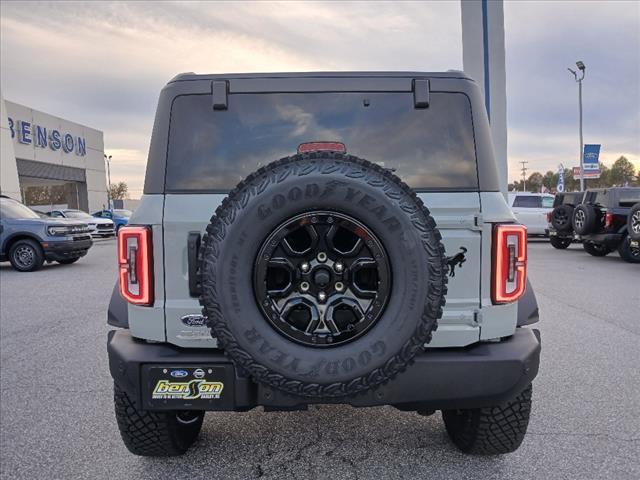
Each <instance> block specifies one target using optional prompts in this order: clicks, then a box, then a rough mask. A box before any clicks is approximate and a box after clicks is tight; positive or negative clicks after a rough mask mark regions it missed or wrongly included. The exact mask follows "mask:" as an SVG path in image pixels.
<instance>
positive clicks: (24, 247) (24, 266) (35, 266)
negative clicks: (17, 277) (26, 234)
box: [9, 239, 44, 272]
mask: <svg viewBox="0 0 640 480" xmlns="http://www.w3.org/2000/svg"><path fill="white" fill-rule="evenodd" d="M9 262H11V266H12V267H13V268H15V269H16V270H17V271H19V272H35V271H36V270H39V269H40V268H41V267H42V264H43V263H44V252H43V251H42V247H41V246H40V244H39V243H38V242H36V241H35V240H31V239H24V240H18V241H17V242H15V243H14V244H13V245H11V248H9Z"/></svg>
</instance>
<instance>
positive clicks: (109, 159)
mask: <svg viewBox="0 0 640 480" xmlns="http://www.w3.org/2000/svg"><path fill="white" fill-rule="evenodd" d="M104 159H105V161H106V162H107V209H108V210H111V208H112V207H111V166H110V163H111V155H109V156H107V155H106V154H105V156H104Z"/></svg>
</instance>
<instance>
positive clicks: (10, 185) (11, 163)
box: [0, 97, 107, 212]
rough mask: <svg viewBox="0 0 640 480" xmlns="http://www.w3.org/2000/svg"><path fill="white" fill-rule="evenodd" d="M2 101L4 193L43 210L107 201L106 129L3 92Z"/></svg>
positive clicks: (0, 174)
mask: <svg viewBox="0 0 640 480" xmlns="http://www.w3.org/2000/svg"><path fill="white" fill-rule="evenodd" d="M0 103H1V107H2V112H1V118H0V121H1V127H2V137H1V139H0V143H1V147H2V149H1V154H2V156H1V157H0V193H2V194H3V195H7V196H9V197H12V198H15V199H17V200H20V201H22V202H24V203H25V204H27V205H29V206H31V207H32V208H33V209H35V210H39V211H42V212H46V211H49V210H50V209H51V208H78V209H80V210H84V211H86V212H94V211H97V210H100V209H102V208H103V206H106V205H107V181H106V174H105V162H104V139H103V133H102V132H101V131H99V130H96V129H94V128H90V127H87V126H85V125H80V124H78V123H75V122H71V121H69V120H65V119H62V118H60V117H56V116H53V115H49V114H48V113H44V112H41V111H38V110H34V109H33V108H30V107H27V106H25V105H20V104H17V103H14V102H10V101H5V100H4V99H3V98H2V97H0Z"/></svg>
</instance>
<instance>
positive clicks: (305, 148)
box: [298, 142, 347, 153]
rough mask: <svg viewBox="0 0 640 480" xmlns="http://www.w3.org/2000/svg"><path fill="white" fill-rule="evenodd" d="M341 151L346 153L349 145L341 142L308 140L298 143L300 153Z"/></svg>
mask: <svg viewBox="0 0 640 480" xmlns="http://www.w3.org/2000/svg"><path fill="white" fill-rule="evenodd" d="M308 152H340V153H346V152H347V147H345V145H344V143H341V142H307V143H301V144H300V145H298V153H308Z"/></svg>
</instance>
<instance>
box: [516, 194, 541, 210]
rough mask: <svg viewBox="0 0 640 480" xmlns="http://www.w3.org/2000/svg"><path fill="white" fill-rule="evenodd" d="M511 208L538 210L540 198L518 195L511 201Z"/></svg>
mask: <svg viewBox="0 0 640 480" xmlns="http://www.w3.org/2000/svg"><path fill="white" fill-rule="evenodd" d="M513 206H514V207H520V208H540V207H541V206H542V198H541V197H534V196H529V195H518V196H517V197H516V198H515V200H514V201H513Z"/></svg>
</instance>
